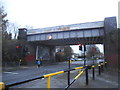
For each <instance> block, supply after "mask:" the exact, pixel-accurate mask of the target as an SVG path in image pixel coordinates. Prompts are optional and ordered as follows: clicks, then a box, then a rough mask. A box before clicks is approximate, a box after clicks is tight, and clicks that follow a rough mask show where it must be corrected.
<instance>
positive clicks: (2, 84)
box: [0, 82, 5, 90]
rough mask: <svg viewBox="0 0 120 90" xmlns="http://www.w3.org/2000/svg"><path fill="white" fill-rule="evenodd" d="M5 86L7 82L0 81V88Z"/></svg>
mask: <svg viewBox="0 0 120 90" xmlns="http://www.w3.org/2000/svg"><path fill="white" fill-rule="evenodd" d="M4 88H5V84H4V83H3V82H0V90H3V89H4Z"/></svg>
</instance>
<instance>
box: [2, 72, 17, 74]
mask: <svg viewBox="0 0 120 90" xmlns="http://www.w3.org/2000/svg"><path fill="white" fill-rule="evenodd" d="M3 73H9V74H19V73H14V72H3Z"/></svg>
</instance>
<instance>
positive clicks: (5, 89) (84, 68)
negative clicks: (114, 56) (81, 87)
mask: <svg viewBox="0 0 120 90" xmlns="http://www.w3.org/2000/svg"><path fill="white" fill-rule="evenodd" d="M69 66H70V61H69ZM103 66H105V67H107V62H100V64H98V65H97V66H95V65H91V66H90V65H85V66H81V67H76V68H73V69H70V68H69V69H68V70H65V71H58V72H55V73H50V74H46V75H43V76H40V77H37V78H33V79H29V80H26V81H21V82H16V83H13V84H9V85H5V84H4V82H0V90H8V89H9V88H10V87H12V86H16V85H19V84H23V83H27V82H30V81H33V80H37V79H42V78H47V88H48V90H50V86H51V82H50V81H51V80H50V78H51V76H55V75H58V74H62V73H66V72H68V85H67V86H66V87H65V90H67V89H68V88H69V87H70V86H71V85H72V84H73V83H74V82H75V81H76V80H77V79H78V78H79V77H80V76H81V75H82V74H83V73H84V72H86V85H88V83H89V79H88V69H92V71H93V72H92V77H93V80H94V79H95V69H94V68H95V67H98V74H99V75H101V72H103V71H104V67H103ZM73 70H80V71H79V74H78V75H77V76H76V77H75V78H74V79H73V80H72V81H71V82H70V71H73Z"/></svg>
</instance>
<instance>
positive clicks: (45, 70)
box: [3, 60, 103, 85]
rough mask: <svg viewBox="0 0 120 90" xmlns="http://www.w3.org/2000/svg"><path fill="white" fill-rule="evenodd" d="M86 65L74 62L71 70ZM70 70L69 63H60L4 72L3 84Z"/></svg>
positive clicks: (89, 63) (81, 62) (82, 62)
mask: <svg viewBox="0 0 120 90" xmlns="http://www.w3.org/2000/svg"><path fill="white" fill-rule="evenodd" d="M100 61H103V60H97V61H95V64H97V63H99V62H100ZM83 64H84V61H73V62H72V64H71V68H74V67H79V66H82V65H83ZM86 64H88V65H91V64H93V61H87V62H86ZM66 69H68V62H60V63H56V64H52V65H49V66H41V67H40V68H37V66H34V67H24V68H23V69H20V70H16V71H15V70H14V71H5V72H3V82H4V83H5V84H6V85H8V84H12V83H15V82H19V81H25V80H28V79H31V78H35V77H39V76H42V75H45V74H49V73H53V72H57V71H60V70H66ZM66 82H67V81H66Z"/></svg>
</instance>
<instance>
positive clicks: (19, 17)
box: [2, 0, 119, 28]
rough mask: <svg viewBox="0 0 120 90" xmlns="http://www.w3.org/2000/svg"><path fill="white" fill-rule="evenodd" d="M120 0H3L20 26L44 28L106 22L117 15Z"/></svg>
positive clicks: (12, 18) (12, 19)
mask: <svg viewBox="0 0 120 90" xmlns="http://www.w3.org/2000/svg"><path fill="white" fill-rule="evenodd" d="M118 1H119V0H3V1H2V2H3V5H4V8H5V11H6V12H7V14H8V15H7V18H8V20H9V21H10V22H13V23H17V24H18V26H20V27H25V26H26V25H27V26H33V28H43V27H51V26H58V25H68V24H75V23H84V22H94V21H103V20H104V18H105V17H112V16H118Z"/></svg>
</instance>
